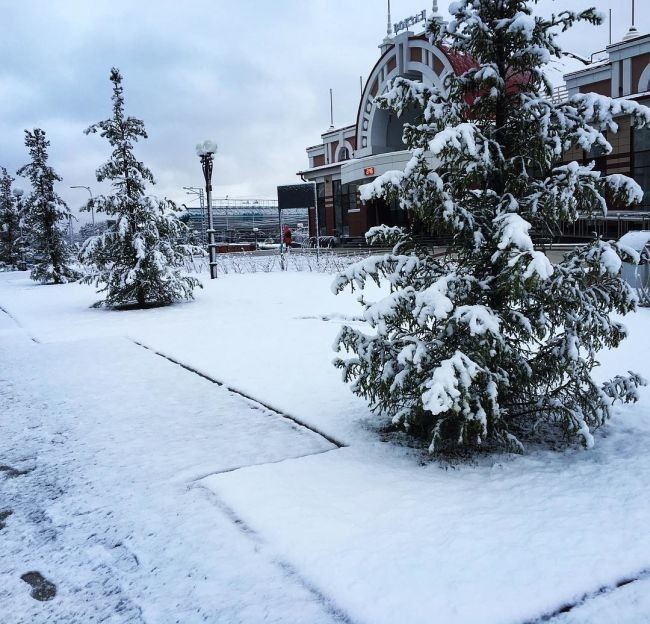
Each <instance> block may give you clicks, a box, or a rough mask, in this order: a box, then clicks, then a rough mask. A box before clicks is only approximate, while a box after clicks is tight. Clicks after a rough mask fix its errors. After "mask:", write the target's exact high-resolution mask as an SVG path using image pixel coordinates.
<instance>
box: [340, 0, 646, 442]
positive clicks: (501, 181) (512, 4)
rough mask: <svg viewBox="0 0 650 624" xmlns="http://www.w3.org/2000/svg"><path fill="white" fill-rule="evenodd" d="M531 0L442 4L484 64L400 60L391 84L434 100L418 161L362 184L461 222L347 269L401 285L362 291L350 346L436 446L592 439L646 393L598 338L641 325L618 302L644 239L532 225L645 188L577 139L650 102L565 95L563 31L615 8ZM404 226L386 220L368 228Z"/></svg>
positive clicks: (418, 211)
mask: <svg viewBox="0 0 650 624" xmlns="http://www.w3.org/2000/svg"><path fill="white" fill-rule="evenodd" d="M531 4H532V3H531V2H527V1H525V0H461V1H459V2H454V3H452V5H451V7H450V12H451V14H452V17H453V19H452V21H451V22H450V23H449V24H444V23H443V24H441V23H438V22H435V21H433V22H431V23H430V24H429V25H428V34H429V36H430V37H431V40H432V42H433V43H435V44H438V45H441V46H445V47H446V48H447V49H448V50H449V52H450V53H452V54H458V55H467V56H469V57H471V58H472V59H474V62H475V66H474V67H473V68H472V69H470V70H469V71H467V72H466V73H464V74H463V75H460V76H455V75H450V76H448V77H447V79H446V81H445V85H444V90H438V89H436V88H432V87H427V86H424V85H423V84H421V83H418V82H412V81H409V80H406V79H404V78H397V79H396V80H395V81H394V83H393V85H392V88H391V89H390V90H389V91H388V92H387V93H385V94H384V95H383V96H382V97H380V98H379V105H380V106H381V107H383V108H387V109H390V110H392V111H394V112H395V113H397V114H398V115H399V114H401V113H402V112H403V111H404V110H406V109H407V108H408V107H411V106H414V105H417V106H418V107H419V108H420V109H421V112H422V116H421V119H420V121H419V123H418V124H415V125H410V126H409V125H407V126H406V127H405V131H404V140H405V143H406V144H407V146H408V148H409V149H410V150H412V159H411V162H410V163H409V165H408V166H407V167H406V170H405V171H404V172H389V173H387V174H385V175H383V176H381V177H379V178H378V179H376V180H375V181H374V182H373V183H371V184H370V185H367V186H366V187H363V188H362V198H363V199H365V200H368V199H371V198H373V197H379V196H385V197H398V199H399V202H400V205H401V207H402V208H403V209H405V210H410V211H412V214H413V215H414V216H415V217H417V218H418V219H419V220H420V222H422V223H424V224H426V225H427V226H429V227H430V228H431V231H434V232H437V233H443V234H446V235H449V236H450V237H451V238H452V243H451V245H450V247H449V250H448V252H447V254H446V255H445V256H444V257H436V256H435V255H434V254H433V253H432V249H430V248H426V247H422V246H419V245H417V244H416V243H414V242H413V241H412V240H411V239H410V238H409V236H408V235H406V234H405V235H403V236H400V237H399V238H400V240H399V241H393V242H395V243H396V244H395V246H394V249H393V252H392V253H390V254H387V255H383V256H376V257H372V258H369V259H367V260H365V261H362V262H360V263H358V264H356V265H353V266H351V267H350V268H349V269H347V270H346V271H345V272H344V273H342V274H341V275H340V276H339V277H338V278H337V279H336V280H335V282H334V284H333V290H334V291H335V292H339V291H341V290H342V289H344V288H345V287H346V286H349V285H351V286H352V287H353V288H355V287H363V285H364V284H365V283H366V281H367V280H369V279H370V280H374V281H376V282H378V283H382V282H383V283H386V282H387V283H388V284H389V285H390V295H388V296H386V297H385V298H383V299H381V300H379V301H376V302H374V303H372V302H367V301H365V300H363V299H362V303H363V305H364V307H365V318H366V320H367V322H368V323H369V325H370V326H371V328H372V329H373V332H372V333H370V334H369V333H368V332H367V331H361V330H358V329H355V328H352V327H344V328H343V329H342V331H341V333H340V335H339V338H338V342H337V348H338V349H339V350H340V351H343V352H344V353H342V354H341V355H340V356H339V357H338V358H337V360H336V362H335V363H336V365H337V366H338V367H340V368H341V369H342V370H343V375H344V379H345V380H346V381H349V382H352V390H353V391H354V392H355V393H356V394H358V395H360V396H362V397H365V398H366V399H367V400H368V401H369V403H370V406H371V408H372V409H373V410H376V411H379V412H383V413H385V414H388V415H390V416H392V421H393V423H394V424H395V425H396V426H399V427H403V428H405V429H406V430H408V431H410V432H412V433H415V434H418V435H420V436H422V437H424V438H425V439H426V440H427V442H428V443H429V444H430V449H431V451H432V452H441V451H449V450H452V449H456V448H458V447H463V448H470V449H471V448H475V449H476V448H478V447H479V446H480V447H482V448H507V449H510V450H514V451H521V450H523V448H524V447H523V444H524V442H525V441H526V440H531V439H538V440H539V439H542V440H545V441H547V442H548V441H550V440H555V439H557V438H558V436H560V437H559V439H562V437H563V436H565V437H566V438H565V439H567V438H568V439H569V440H570V439H576V440H579V441H581V442H582V443H583V444H584V445H585V446H587V447H589V446H591V445H592V444H593V442H594V438H593V430H594V429H595V428H597V427H599V426H600V425H602V424H603V423H604V422H605V421H606V420H607V419H608V417H609V416H610V413H611V409H612V404H613V402H614V401H616V400H622V401H624V402H628V401H635V400H637V387H638V386H639V385H641V384H643V383H644V380H642V379H641V378H640V377H639V376H638V375H636V374H634V373H628V374H624V375H621V376H617V377H615V378H614V379H612V380H611V381H609V382H608V383H605V384H604V385H600V384H598V383H596V381H595V380H594V379H593V378H592V370H593V369H594V367H595V366H597V364H598V362H597V359H596V357H597V353H598V351H599V350H600V349H603V348H609V347H616V346H617V345H619V343H620V342H621V341H622V340H623V339H624V338H625V336H626V330H625V327H624V326H623V325H622V324H621V323H620V322H618V321H617V320H615V319H614V318H613V317H612V313H618V314H626V313H628V312H630V311H632V310H634V309H635V303H636V302H635V296H634V294H633V292H632V291H631V289H630V288H629V287H628V286H627V285H626V284H625V283H624V282H623V281H622V280H621V279H620V277H619V273H620V267H621V260H622V259H626V260H631V261H633V260H634V256H635V254H634V252H633V251H632V250H629V249H624V248H621V247H620V246H619V245H617V244H615V243H610V242H606V241H604V240H601V239H598V238H595V239H594V240H593V241H592V242H591V244H589V245H587V246H584V247H580V248H579V249H576V250H575V251H572V252H571V253H569V254H567V255H566V256H565V259H564V260H563V261H562V262H560V263H558V264H555V265H552V264H551V263H550V262H549V260H548V259H547V256H546V255H545V254H544V253H543V252H542V251H539V250H536V249H535V247H534V245H533V241H532V239H531V235H532V233H533V232H538V233H540V234H543V235H552V234H556V233H558V231H559V229H560V226H561V224H562V223H563V222H564V223H567V222H572V221H574V220H575V219H576V218H577V217H578V215H579V214H581V215H589V214H599V213H600V214H602V213H603V211H605V210H606V204H605V198H606V197H607V198H608V199H609V200H610V201H615V202H617V203H618V205H629V204H631V203H635V202H638V201H639V200H640V199H641V197H642V191H641V189H640V187H639V186H638V185H637V184H636V183H635V182H634V181H633V180H631V179H628V178H625V177H623V176H620V175H612V176H603V175H601V174H600V173H599V172H597V171H595V170H594V169H593V166H592V165H587V166H582V165H580V164H578V163H577V162H569V163H564V154H565V153H566V152H567V150H569V148H571V147H572V146H575V145H577V146H580V147H581V148H582V149H584V150H586V151H590V150H592V149H595V148H599V149H602V150H603V151H605V152H609V151H611V149H612V148H611V146H610V145H609V143H608V142H607V138H606V134H605V133H606V132H616V130H617V124H616V121H615V117H616V116H617V115H628V116H630V117H631V118H632V120H633V123H634V124H635V125H637V126H641V125H645V124H650V109H647V108H645V107H642V106H640V105H638V104H636V103H635V102H632V101H628V100H612V99H610V98H607V97H603V96H600V95H594V94H585V95H576V96H573V97H571V98H569V99H568V101H564V102H561V103H554V102H553V101H552V98H551V94H552V90H551V86H550V84H549V83H548V81H547V79H546V78H545V75H544V66H545V65H546V64H547V63H548V62H549V61H551V60H552V59H553V58H555V57H559V56H560V55H561V50H560V48H559V47H558V45H557V43H556V34H557V32H558V31H565V30H567V29H569V28H570V27H571V26H572V25H573V24H574V23H575V22H577V21H579V20H584V21H587V22H591V23H593V24H598V23H600V21H601V19H602V18H601V17H600V16H599V15H598V14H597V13H596V12H595V11H594V10H587V11H583V12H581V13H578V14H576V13H573V12H570V11H562V12H561V13H560V14H559V15H554V16H552V17H550V18H548V19H545V18H542V17H537V16H533V14H532V6H531ZM432 163H436V164H435V166H434V164H432ZM563 163H564V164H563ZM395 235H396V232H395V231H394V230H391V231H389V230H386V229H382V228H378V229H377V230H375V231H371V232H370V233H369V238H373V237H374V238H383V239H384V243H385V242H386V240H387V238H391V237H394V236H395ZM345 353H347V355H345Z"/></svg>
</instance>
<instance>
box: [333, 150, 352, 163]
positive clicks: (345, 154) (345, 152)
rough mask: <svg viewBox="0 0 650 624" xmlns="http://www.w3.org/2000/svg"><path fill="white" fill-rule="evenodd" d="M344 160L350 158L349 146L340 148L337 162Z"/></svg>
mask: <svg viewBox="0 0 650 624" xmlns="http://www.w3.org/2000/svg"><path fill="white" fill-rule="evenodd" d="M344 160H350V150H349V149H348V148H347V147H342V148H341V149H339V153H338V158H337V159H336V162H343V161H344Z"/></svg>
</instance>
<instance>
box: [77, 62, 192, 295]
mask: <svg viewBox="0 0 650 624" xmlns="http://www.w3.org/2000/svg"><path fill="white" fill-rule="evenodd" d="M111 82H112V83H113V96H112V100H113V116H112V117H111V118H109V119H106V120H105V121H100V122H99V123H96V124H93V125H92V126H90V127H89V128H88V129H87V130H86V134H89V133H96V132H99V133H100V135H101V136H102V137H104V138H106V140H107V141H108V142H109V144H110V146H111V148H112V149H113V152H112V155H111V159H110V160H109V161H108V162H107V163H105V164H104V165H102V166H101V167H100V168H99V169H98V170H97V180H98V181H99V182H102V181H104V180H110V181H111V183H112V186H113V191H114V194H113V195H105V196H104V195H102V196H99V197H96V198H94V199H92V200H90V201H89V202H88V204H87V206H86V209H87V210H90V208H91V206H94V208H95V210H96V211H97V212H100V213H102V212H103V213H104V214H105V215H106V217H107V219H108V221H109V222H110V223H111V225H110V226H109V227H108V228H107V229H106V231H105V232H103V233H102V234H99V235H97V236H93V237H91V238H89V239H87V240H86V242H85V243H84V245H83V247H82V249H81V253H80V259H81V261H82V262H83V263H84V264H86V268H87V273H86V274H85V275H84V277H83V278H82V281H83V282H84V283H92V284H95V285H96V286H100V288H99V292H105V293H106V298H105V299H104V300H103V301H100V302H99V303H98V304H96V305H106V306H122V305H131V304H135V305H137V306H138V307H144V306H146V305H167V304H170V303H173V302H174V301H177V300H181V299H191V298H192V291H193V289H194V288H195V287H197V286H200V282H199V281H198V280H197V279H196V278H195V277H191V276H189V275H187V273H186V271H185V260H186V258H187V257H188V256H191V255H192V253H201V249H200V248H198V247H193V246H191V245H184V244H181V243H180V240H181V239H182V237H183V236H185V234H186V232H187V227H186V226H185V224H183V223H182V222H181V221H180V219H179V218H178V213H179V212H180V211H179V209H178V208H177V207H176V205H175V204H174V202H172V201H170V200H167V199H163V200H157V199H152V198H151V197H148V196H146V195H145V184H146V183H147V182H149V183H150V184H154V178H153V175H152V173H151V171H149V169H147V168H146V167H145V166H144V164H143V163H142V162H140V161H138V160H137V159H136V158H135V156H134V154H133V144H134V143H135V142H136V141H138V140H139V139H141V138H145V139H146V138H147V133H146V131H145V128H144V124H143V122H142V121H141V120H139V119H136V118H134V117H126V116H125V113H124V96H123V88H122V76H121V75H120V72H119V71H118V70H117V69H112V70H111Z"/></svg>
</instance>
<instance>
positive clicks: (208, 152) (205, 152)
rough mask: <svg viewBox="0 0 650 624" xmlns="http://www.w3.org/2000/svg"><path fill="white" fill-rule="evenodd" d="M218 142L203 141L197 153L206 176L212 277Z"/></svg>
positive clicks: (214, 274)
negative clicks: (213, 168) (213, 210)
mask: <svg viewBox="0 0 650 624" xmlns="http://www.w3.org/2000/svg"><path fill="white" fill-rule="evenodd" d="M216 153H217V144H216V143H215V142H214V141H203V143H199V144H198V145H197V146H196V154H197V156H198V157H199V158H200V159H201V168H202V169H203V177H204V178H205V195H206V203H207V205H208V254H209V256H210V279H216V278H217V253H216V246H217V245H216V243H215V242H214V233H215V232H214V221H213V218H212V167H213V165H214V155H215V154H216Z"/></svg>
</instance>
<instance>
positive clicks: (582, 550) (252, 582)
mask: <svg viewBox="0 0 650 624" xmlns="http://www.w3.org/2000/svg"><path fill="white" fill-rule="evenodd" d="M331 281H332V276H331V275H323V274H319V273H311V272H290V273H279V272H269V273H266V272H259V273H255V274H234V273H229V274H228V275H227V276H224V277H222V278H221V279H219V280H217V281H215V282H206V283H205V289H204V290H203V291H200V292H198V293H197V300H196V301H195V302H192V303H187V304H182V305H176V306H172V307H170V308H163V309H157V310H147V311H141V312H107V311H104V310H95V309H90V308H89V305H90V304H91V303H92V302H93V301H95V300H96V295H95V294H94V291H93V290H92V289H91V288H88V287H82V286H79V285H76V284H70V285H65V286H36V285H34V284H32V283H31V282H29V280H28V279H27V276H26V274H24V273H5V274H0V306H2V307H3V308H4V309H5V310H6V311H7V312H8V313H9V314H11V315H12V316H13V317H14V320H11V319H9V317H8V316H6V315H4V314H2V313H0V427H1V433H2V435H1V436H0V464H2V465H5V466H10V467H12V468H14V469H16V470H17V471H18V472H20V471H22V470H30V471H29V472H27V473H26V474H15V473H11V472H10V471H6V470H5V471H4V472H3V473H0V512H2V511H3V510H11V511H13V514H12V515H10V516H8V517H7V518H6V519H5V520H4V522H5V523H6V527H5V528H4V529H0V544H1V545H2V547H3V550H2V552H3V554H4V553H5V552H6V553H8V556H3V557H2V559H1V560H0V577H1V579H2V580H1V584H0V621H2V622H3V623H4V622H7V623H13V622H89V621H104V620H102V618H108V619H107V620H106V621H111V622H139V621H143V622H149V623H157V622H161V623H165V624H166V623H168V622H177V621H178V622H184V623H186V622H190V623H193V622H227V623H230V622H250V623H257V622H261V621H270V622H300V623H306V622H334V621H347V622H355V623H359V624H361V623H368V624H370V623H372V624H375V623H377V624H381V623H384V622H385V623H391V624H393V623H395V622H400V623H401V622H404V623H406V624H410V623H414V624H415V623H420V622H423V623H424V622H427V623H432V622H433V623H441V624H454V623H468V624H469V623H471V624H475V623H480V624H490V623H495V624H496V623H499V624H501V623H503V624H505V623H513V624H515V623H516V624H519V623H521V624H523V623H524V622H535V621H538V620H539V619H540V618H541V617H543V616H547V615H550V614H554V613H556V612H559V611H560V610H561V609H562V608H563V607H564V606H566V605H573V604H576V605H577V606H576V607H575V608H573V609H571V610H569V611H568V612H566V613H562V614H559V615H557V616H554V617H552V618H551V619H550V620H548V619H547V620H545V621H550V622H553V623H554V624H569V623H571V624H586V623H589V624H601V622H602V623H603V624H604V623H605V622H607V623H610V622H617V623H627V624H639V623H643V622H650V598H648V595H649V594H650V591H649V590H650V585H649V583H650V530H648V521H649V520H650V452H649V451H650V392H648V389H645V390H644V391H643V392H642V401H641V402H640V403H639V404H638V405H635V406H631V407H625V408H621V409H619V410H618V412H617V415H616V417H615V419H614V421H613V422H612V423H611V425H608V426H607V427H605V428H604V429H603V431H602V432H599V433H598V434H597V444H596V446H595V448H594V449H593V450H591V451H583V450H570V451H567V452H564V453H560V454H553V453H550V452H543V453H540V452H536V453H533V454H531V455H528V456H524V457H506V456H504V457H499V458H496V459H495V461H494V462H491V463H489V464H488V463H487V462H481V463H480V464H479V465H471V466H470V465H459V466H454V467H449V466H446V467H441V466H439V465H438V464H436V463H433V464H432V463H428V462H425V461H422V460H423V456H422V455H421V454H419V452H417V451H415V450H411V451H407V450H406V449H404V448H401V447H396V446H394V445H390V444H386V443H384V442H382V441H381V438H380V436H378V435H377V433H376V431H375V430H374V426H375V420H374V418H372V417H371V416H370V414H369V413H368V411H367V409H366V406H365V404H364V403H363V401H361V400H359V399H357V398H356V397H354V396H353V395H352V394H351V393H350V392H349V390H348V389H347V388H346V387H345V386H344V385H343V384H342V383H341V381H340V373H339V372H338V371H337V370H336V369H334V368H333V367H332V366H331V360H332V357H333V353H332V350H331V345H332V343H333V341H334V338H335V336H336V334H337V332H338V329H339V327H340V325H341V323H343V322H348V323H349V322H352V323H356V322H359V321H358V320H356V318H357V315H358V314H359V312H360V309H359V306H358V304H357V303H356V301H355V297H356V296H355V295H349V294H344V295H340V296H338V297H334V296H333V295H332V294H331V291H330V288H329V286H330V283H331ZM626 323H627V325H628V326H629V327H630V330H631V334H632V336H631V339H630V340H628V341H627V342H626V343H625V345H624V346H623V347H622V348H621V349H620V350H619V351H618V352H617V353H615V354H613V353H606V354H603V357H602V361H603V367H602V369H601V371H599V375H602V376H603V377H606V376H608V375H610V374H613V373H615V372H624V371H626V370H627V369H633V370H636V371H638V372H640V373H641V374H644V375H645V376H646V377H650V347H649V346H648V345H649V344H650V339H648V330H649V328H650V311H649V310H642V311H640V312H639V313H638V314H636V315H635V316H633V317H628V319H626ZM18 325H20V326H21V327H22V329H20V328H19V326H18ZM30 337H32V338H34V339H36V340H38V341H39V343H36V342H33V341H32V340H30ZM134 341H137V342H139V343H142V344H145V345H147V346H149V347H151V348H152V349H153V350H155V351H158V352H160V353H163V354H165V355H167V356H169V357H171V358H173V359H174V360H176V361H178V362H181V363H183V364H185V365H187V366H189V367H191V368H193V369H195V370H197V371H199V372H202V373H205V374H206V375H208V376H209V377H211V378H213V379H214V380H218V381H221V382H224V383H225V384H226V385H227V386H229V387H231V388H233V389H237V390H241V391H242V392H244V393H245V394H247V395H249V396H251V397H254V398H255V399H257V400H259V401H260V402H262V403H264V404H266V405H268V406H271V407H272V408H276V409H277V410H279V411H280V412H283V413H285V414H287V415H288V416H290V417H292V418H295V419H296V420H298V421H300V422H304V423H305V424H307V425H308V426H309V427H310V428H304V427H300V426H299V425H297V424H296V423H295V422H294V421H292V420H290V419H287V418H283V417H281V416H280V415H278V414H277V413H274V412H272V411H269V410H267V409H265V408H263V407H262V406H261V405H260V404H257V403H255V402H251V401H247V400H245V399H244V398H242V397H241V396H240V395H237V394H234V393H233V392H230V391H228V390H227V389H226V388H224V387H220V386H217V385H215V384H213V383H210V382H209V381H208V380H206V379H203V378H201V377H199V376H198V375H196V374H194V373H192V372H190V371H188V370H186V369H184V368H181V367H180V366H177V365H176V364H174V363H172V362H170V361H168V360H166V359H163V358H161V357H159V356H157V355H155V354H154V353H153V352H152V351H147V350H145V349H143V348H141V347H139V346H137V345H136V344H135V342H134ZM318 432H323V433H324V434H325V435H326V436H327V437H328V438H331V439H333V440H334V441H336V442H338V443H339V444H340V445H342V446H343V448H338V447H337V446H336V445H334V444H332V443H331V442H330V441H328V439H326V438H325V437H323V436H321V435H319V434H318ZM3 475H4V476H3ZM0 517H1V516H0ZM0 526H1V523H0ZM32 570H37V571H40V572H41V573H42V574H43V575H44V576H45V577H46V578H47V579H49V580H51V581H52V582H54V583H55V584H56V585H57V596H56V597H55V598H54V599H53V600H51V601H49V602H42V603H41V602H37V601H35V600H33V599H32V598H30V596H29V590H30V587H29V586H28V585H27V584H26V583H24V582H23V581H21V580H20V576H21V574H24V573H25V572H28V571H32ZM635 579H639V580H635ZM624 580H633V582H632V583H629V584H626V585H624V586H622V587H620V588H616V587H615V586H616V584H618V583H620V582H621V581H624Z"/></svg>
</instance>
